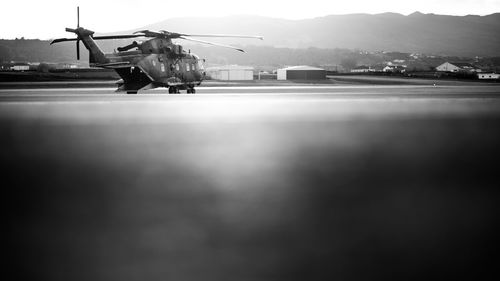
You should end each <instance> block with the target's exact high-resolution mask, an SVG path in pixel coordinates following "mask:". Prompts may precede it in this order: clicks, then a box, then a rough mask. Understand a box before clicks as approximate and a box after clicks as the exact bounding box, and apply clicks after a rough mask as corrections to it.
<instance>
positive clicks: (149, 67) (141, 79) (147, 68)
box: [90, 38, 205, 93]
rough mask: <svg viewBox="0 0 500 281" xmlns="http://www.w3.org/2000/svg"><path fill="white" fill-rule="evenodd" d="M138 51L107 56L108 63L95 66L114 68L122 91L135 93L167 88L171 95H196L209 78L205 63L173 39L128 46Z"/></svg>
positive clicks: (127, 51) (101, 62) (135, 43)
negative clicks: (178, 93) (119, 78)
mask: <svg viewBox="0 0 500 281" xmlns="http://www.w3.org/2000/svg"><path fill="white" fill-rule="evenodd" d="M129 47H132V48H133V47H136V48H137V50H126V51H120V52H115V53H110V54H105V61H100V62H92V60H91V63H90V65H91V66H92V67H102V68H111V69H114V70H116V72H117V73H118V74H119V75H120V77H121V78H122V79H121V80H120V81H118V83H117V84H118V91H127V92H133V91H137V90H139V89H151V88H156V87H167V88H169V92H170V93H177V92H178V90H188V92H194V86H197V85H200V84H201V82H202V80H203V79H204V77H205V72H204V67H203V63H202V62H203V61H202V60H200V58H199V57H198V56H196V55H195V54H192V53H191V52H186V51H184V50H183V48H182V46H181V45H177V44H174V43H172V42H171V40H169V39H163V38H155V39H150V40H148V41H146V42H144V43H142V44H139V43H137V42H134V43H132V44H131V45H129V46H126V47H124V48H121V49H122V50H123V49H128V48H129Z"/></svg>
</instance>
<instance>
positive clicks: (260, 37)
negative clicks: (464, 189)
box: [182, 34, 264, 40]
mask: <svg viewBox="0 0 500 281" xmlns="http://www.w3.org/2000/svg"><path fill="white" fill-rule="evenodd" d="M182 36H189V37H219V38H224V37H225V38H252V39H260V40H264V37H262V36H251V35H229V34H182Z"/></svg>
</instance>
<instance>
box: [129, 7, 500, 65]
mask: <svg viewBox="0 0 500 281" xmlns="http://www.w3.org/2000/svg"><path fill="white" fill-rule="evenodd" d="M142 29H149V30H168V31H173V32H180V33H194V34H200V33H215V34H221V33H222V34H248V35H261V36H264V38H265V40H264V41H257V40H249V39H238V40H237V41H235V40H229V39H227V40H226V39H225V40H218V42H225V43H233V44H234V43H236V44H239V45H247V44H249V45H258V46H260V45H266V46H273V47H286V48H309V47H315V48H327V49H333V48H346V49H359V50H364V51H399V52H408V53H425V54H438V55H451V56H500V35H499V34H500V13H495V14H491V15H487V16H474V15H468V16H447V15H436V14H422V13H419V12H415V13H413V14H410V15H408V16H405V15H401V14H395V13H384V14H376V15H370V14H349V15H331V16H325V17H318V18H312V19H304V20H285V19H277V18H269V17H260V16H248V15H241V16H228V17H220V18H215V17H206V18H172V19H168V20H165V21H162V22H158V23H155V24H150V25H147V26H143V27H140V28H138V29H137V30H142Z"/></svg>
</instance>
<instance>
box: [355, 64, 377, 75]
mask: <svg viewBox="0 0 500 281" xmlns="http://www.w3.org/2000/svg"><path fill="white" fill-rule="evenodd" d="M351 72H352V73H366V72H375V69H373V68H371V67H370V66H366V65H360V66H357V67H355V68H353V69H351Z"/></svg>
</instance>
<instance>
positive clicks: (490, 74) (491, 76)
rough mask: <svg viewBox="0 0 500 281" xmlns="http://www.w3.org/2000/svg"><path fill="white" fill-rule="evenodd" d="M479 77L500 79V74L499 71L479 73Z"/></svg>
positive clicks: (482, 78)
mask: <svg viewBox="0 0 500 281" xmlns="http://www.w3.org/2000/svg"><path fill="white" fill-rule="evenodd" d="M477 78H479V79H481V80H495V79H500V74H498V73H478V74H477Z"/></svg>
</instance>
